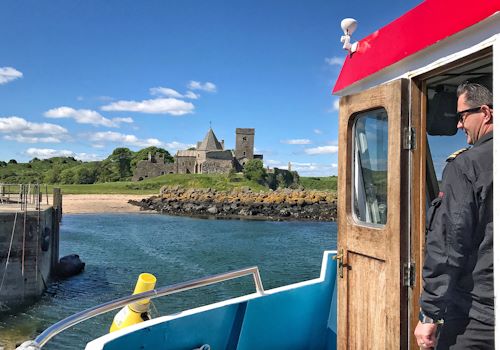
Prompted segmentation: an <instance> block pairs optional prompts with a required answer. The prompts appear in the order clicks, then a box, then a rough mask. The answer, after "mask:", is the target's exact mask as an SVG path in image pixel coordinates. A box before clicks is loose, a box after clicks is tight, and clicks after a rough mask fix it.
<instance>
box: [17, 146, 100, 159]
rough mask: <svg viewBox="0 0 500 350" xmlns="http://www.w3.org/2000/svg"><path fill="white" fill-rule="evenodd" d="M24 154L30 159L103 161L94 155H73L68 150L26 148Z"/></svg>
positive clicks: (73, 153)
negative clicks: (54, 158) (70, 158)
mask: <svg viewBox="0 0 500 350" xmlns="http://www.w3.org/2000/svg"><path fill="white" fill-rule="evenodd" d="M24 153H26V154H27V155H28V156H30V157H37V158H40V159H46V158H52V157H74V158H76V159H79V160H82V161H86V162H88V161H95V160H101V159H103V157H100V156H98V155H96V154H89V153H75V152H73V151H69V150H64V149H62V150H56V149H51V148H28V149H27V150H26V151H25V152H24Z"/></svg>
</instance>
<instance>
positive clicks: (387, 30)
mask: <svg viewBox="0 0 500 350" xmlns="http://www.w3.org/2000/svg"><path fill="white" fill-rule="evenodd" d="M498 11H500V0H477V1H470V0H427V1H425V2H423V3H421V4H420V5H418V6H417V7H415V8H414V9H412V10H410V11H408V12H407V13H406V14H404V15H403V16H401V17H399V18H398V19H396V20H395V21H393V22H391V23H389V24H388V25H386V26H385V27H383V28H381V29H379V30H377V31H376V32H374V33H372V34H370V35H369V36H367V37H366V38H364V39H362V40H360V41H359V43H358V49H357V51H356V52H355V53H354V54H353V55H352V56H350V57H347V58H346V60H345V62H344V65H343V67H342V70H341V72H340V75H339V77H338V79H337V82H336V84H335V87H334V88H333V93H335V92H337V91H340V90H342V89H344V88H346V87H348V86H349V85H352V84H354V83H355V82H357V81H359V80H361V79H364V78H366V77H368V76H370V75H371V74H373V73H375V72H378V71H379V70H381V69H383V68H385V67H388V66H390V65H392V64H394V63H396V62H398V61H400V60H402V59H403V58H406V57H408V56H411V55H413V54H414V53H416V52H418V51H420V50H423V49H425V48H426V47H429V46H431V45H433V44H435V43H437V42H438V41H440V40H443V39H445V38H447V37H449V36H451V35H453V34H456V33H458V32H460V31H462V30H464V29H466V28H468V27H470V26H472V25H473V24H475V23H478V22H480V21H482V20H483V19H485V18H487V17H489V16H491V15H493V14H494V13H495V12H498Z"/></svg>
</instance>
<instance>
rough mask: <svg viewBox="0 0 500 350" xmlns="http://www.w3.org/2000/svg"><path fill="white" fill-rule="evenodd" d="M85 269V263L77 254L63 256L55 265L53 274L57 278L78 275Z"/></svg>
mask: <svg viewBox="0 0 500 350" xmlns="http://www.w3.org/2000/svg"><path fill="white" fill-rule="evenodd" d="M84 269H85V263H84V262H83V261H82V260H81V259H80V256H79V255H77V254H71V255H66V256H63V257H62V258H61V259H60V260H59V263H57V265H56V267H55V275H56V276H57V277H58V278H68V277H71V276H75V275H78V274H79V273H80V272H82V271H83V270H84Z"/></svg>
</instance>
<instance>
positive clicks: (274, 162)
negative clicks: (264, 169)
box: [264, 159, 283, 166]
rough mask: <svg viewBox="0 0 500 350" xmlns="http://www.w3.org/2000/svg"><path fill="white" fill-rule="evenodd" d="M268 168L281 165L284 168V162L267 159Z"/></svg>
mask: <svg viewBox="0 0 500 350" xmlns="http://www.w3.org/2000/svg"><path fill="white" fill-rule="evenodd" d="M264 163H265V164H266V165H267V166H272V165H280V166H283V162H281V161H279V160H274V159H266V160H265V162H264Z"/></svg>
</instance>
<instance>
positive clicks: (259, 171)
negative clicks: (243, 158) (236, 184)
mask: <svg viewBox="0 0 500 350" xmlns="http://www.w3.org/2000/svg"><path fill="white" fill-rule="evenodd" d="M243 175H244V176H245V177H246V178H247V179H249V180H252V181H256V182H258V183H262V181H263V180H264V179H265V177H266V170H265V169H264V164H263V163H262V161H261V160H260V159H250V160H249V161H248V162H247V163H246V164H245V166H244V167H243Z"/></svg>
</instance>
